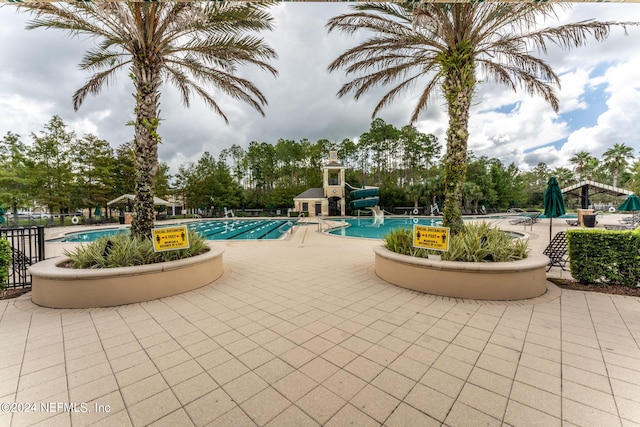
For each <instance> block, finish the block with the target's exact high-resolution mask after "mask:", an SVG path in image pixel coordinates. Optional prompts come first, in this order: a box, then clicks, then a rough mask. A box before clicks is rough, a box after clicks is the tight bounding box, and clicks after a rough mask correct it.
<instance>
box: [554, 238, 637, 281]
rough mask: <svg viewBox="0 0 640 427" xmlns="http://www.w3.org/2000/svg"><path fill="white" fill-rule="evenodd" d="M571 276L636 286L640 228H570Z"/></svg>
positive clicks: (568, 239)
mask: <svg viewBox="0 0 640 427" xmlns="http://www.w3.org/2000/svg"><path fill="white" fill-rule="evenodd" d="M567 242H568V249H569V259H570V260H571V262H570V265H571V267H570V268H571V276H572V277H573V278H574V279H576V280H577V281H579V282H580V283H593V284H600V285H624V286H629V287H636V286H637V285H638V282H640V254H639V253H638V250H639V249H640V231H638V230H637V229H636V230H633V231H628V230H601V229H588V228H587V229H578V230H568V231H567Z"/></svg>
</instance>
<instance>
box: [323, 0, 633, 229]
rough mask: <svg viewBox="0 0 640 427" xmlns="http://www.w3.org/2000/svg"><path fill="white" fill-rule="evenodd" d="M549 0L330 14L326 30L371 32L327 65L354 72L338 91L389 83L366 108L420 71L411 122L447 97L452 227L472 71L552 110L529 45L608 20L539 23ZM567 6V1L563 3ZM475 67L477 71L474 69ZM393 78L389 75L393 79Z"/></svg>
mask: <svg viewBox="0 0 640 427" xmlns="http://www.w3.org/2000/svg"><path fill="white" fill-rule="evenodd" d="M556 7H562V6H556V5H553V4H548V3H537V2H536V3H528V2H527V3H525V2H522V3H500V2H495V3H494V2H491V3H483V2H470V3H424V4H421V3H413V2H406V3H402V4H394V3H366V4H357V5H354V6H352V8H353V9H354V12H352V13H347V14H344V15H340V16H337V17H334V18H332V19H330V20H329V22H328V23H327V27H328V30H329V31H333V30H339V31H341V32H343V33H346V34H353V33H356V32H357V31H359V30H369V31H372V32H374V33H375V35H373V36H372V37H371V38H369V39H367V40H366V41H364V42H362V43H361V44H359V45H357V46H355V47H353V48H351V49H349V50H347V51H346V52H344V53H343V54H342V55H340V56H339V57H338V58H336V59H335V60H334V61H333V62H332V63H331V64H330V65H329V71H334V70H337V69H339V68H344V69H345V71H346V73H347V75H356V77H355V78H354V79H353V80H352V81H350V82H349V83H346V84H345V85H344V86H343V87H342V88H341V89H340V90H339V91H338V96H340V97H342V96H344V95H346V94H348V93H350V92H353V93H354V97H355V99H358V98H360V97H361V96H362V95H364V94H365V93H366V92H368V91H369V90H370V89H372V88H373V87H375V86H376V85H393V86H392V87H391V90H390V91H389V92H388V93H387V94H386V95H384V96H383V97H382V99H381V100H380V102H379V103H378V104H377V105H376V106H375V108H374V110H373V116H374V117H375V115H376V114H377V113H378V111H379V110H380V109H381V108H382V107H384V106H385V105H387V104H389V103H391V102H392V101H393V100H394V99H395V98H396V97H397V96H398V95H399V94H400V93H403V92H405V91H407V90H408V89H409V88H410V87H412V86H413V85H414V84H416V83H418V82H419V81H420V80H421V79H423V78H424V79H426V81H425V84H424V87H423V89H422V91H421V92H420V93H418V94H416V98H417V103H416V106H415V108H414V110H413V113H412V115H411V118H410V122H411V123H413V122H415V121H416V120H417V119H418V116H419V115H420V113H422V112H423V111H424V110H425V109H426V106H427V102H428V101H429V99H430V98H432V97H433V95H434V93H435V92H436V91H437V90H438V89H439V90H440V91H441V92H442V94H443V95H444V98H445V100H446V103H447V108H448V114H449V125H448V130H447V151H446V155H445V160H444V162H445V176H444V185H445V206H444V223H445V225H447V226H449V227H451V230H452V232H454V233H455V232H458V231H461V230H462V229H463V222H462V216H461V212H460V202H461V198H462V190H463V184H464V181H465V173H466V164H467V141H468V138H469V132H468V125H469V109H470V107H471V102H472V99H473V95H474V92H475V90H476V86H477V85H478V84H479V79H482V80H491V81H495V82H498V83H501V84H505V85H507V86H509V87H511V88H512V89H514V90H516V89H517V88H518V87H523V88H525V89H526V90H527V91H528V92H529V93H530V94H536V95H541V96H542V97H543V98H544V99H545V100H546V101H547V102H549V104H550V105H551V107H552V108H553V109H554V110H555V111H558V102H559V101H558V97H557V95H556V93H555V89H554V88H555V87H558V86H559V83H560V82H559V79H558V76H557V75H556V74H555V73H554V72H553V70H552V69H551V67H550V66H549V65H548V64H547V63H546V62H544V61H543V60H541V59H539V58H537V57H536V56H534V55H533V54H531V53H530V52H531V51H532V50H533V49H532V48H535V49H537V50H538V51H539V52H541V53H546V51H547V45H548V44H549V43H553V44H556V45H558V46H560V47H562V48H567V49H568V48H571V47H576V46H583V45H585V44H586V43H587V39H588V37H589V36H593V37H594V38H595V39H596V40H599V41H600V40H604V39H606V38H607V36H608V35H609V31H610V29H611V27H612V26H614V25H622V26H623V27H625V26H626V25H637V23H615V22H598V21H582V22H578V23H574V24H567V25H562V26H557V27H549V28H544V29H539V28H538V23H539V22H541V20H542V19H545V18H554V17H555V13H554V12H555V10H556ZM565 7H566V6H565ZM480 73H482V74H480ZM398 81H399V83H396V82H398Z"/></svg>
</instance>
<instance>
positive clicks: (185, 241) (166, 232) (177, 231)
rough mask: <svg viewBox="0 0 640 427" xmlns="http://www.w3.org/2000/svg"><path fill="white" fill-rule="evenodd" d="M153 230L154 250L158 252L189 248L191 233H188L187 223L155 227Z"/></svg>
mask: <svg viewBox="0 0 640 427" xmlns="http://www.w3.org/2000/svg"><path fill="white" fill-rule="evenodd" d="M151 232H152V234H153V250H154V251H156V252H163V251H174V250H177V249H188V248H189V233H187V226H186V225H180V226H176V227H162V228H154V229H152V230H151Z"/></svg>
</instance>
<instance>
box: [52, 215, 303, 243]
mask: <svg viewBox="0 0 640 427" xmlns="http://www.w3.org/2000/svg"><path fill="white" fill-rule="evenodd" d="M295 222H296V221H294V220H288V219H254V220H244V219H237V220H223V221H222V220H203V221H196V222H189V223H186V225H187V226H188V227H189V229H191V230H194V231H195V232H196V233H198V235H200V236H201V237H202V238H204V239H206V240H277V239H279V238H281V237H282V235H283V234H285V233H286V232H287V231H289V230H290V229H291V227H293V225H295ZM173 225H175V224H167V227H169V226H173ZM123 233H129V228H107V229H102V230H90V231H78V232H74V233H68V234H66V235H65V236H64V237H62V238H59V239H53V240H48V242H93V241H94V240H97V239H99V238H100V237H105V236H113V235H116V234H123Z"/></svg>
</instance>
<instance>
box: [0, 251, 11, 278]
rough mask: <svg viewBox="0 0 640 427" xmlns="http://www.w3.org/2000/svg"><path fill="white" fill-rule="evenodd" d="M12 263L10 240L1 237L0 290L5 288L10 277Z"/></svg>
mask: <svg viewBox="0 0 640 427" xmlns="http://www.w3.org/2000/svg"><path fill="white" fill-rule="evenodd" d="M10 265H11V245H9V241H8V240H7V239H4V238H0V290H1V289H4V287H5V286H6V284H7V279H8V278H9V266H10Z"/></svg>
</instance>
